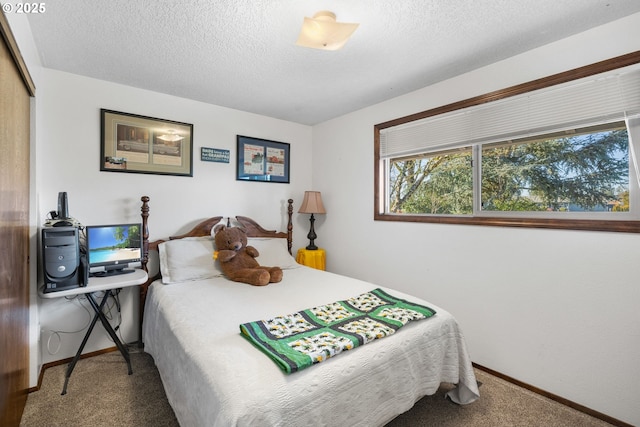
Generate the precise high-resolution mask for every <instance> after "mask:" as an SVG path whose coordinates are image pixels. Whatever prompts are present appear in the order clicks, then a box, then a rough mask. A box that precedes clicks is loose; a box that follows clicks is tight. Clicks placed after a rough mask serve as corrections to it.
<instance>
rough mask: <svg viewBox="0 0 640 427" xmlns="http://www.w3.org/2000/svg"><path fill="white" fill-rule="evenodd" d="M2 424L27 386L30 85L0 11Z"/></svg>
mask: <svg viewBox="0 0 640 427" xmlns="http://www.w3.org/2000/svg"><path fill="white" fill-rule="evenodd" d="M0 30H1V31H0V254H2V255H0V354H1V356H0V425H2V426H18V425H19V424H20V418H21V416H22V412H23V410H24V405H25V402H26V400H27V391H28V388H29V109H30V96H31V95H32V94H33V90H32V89H33V86H32V85H31V87H29V85H28V84H25V76H26V77H27V81H29V82H30V79H29V78H28V73H27V72H26V67H24V62H22V58H21V56H20V53H19V51H18V49H17V46H16V44H15V40H14V39H13V36H12V35H11V31H10V30H9V28H8V24H7V21H6V18H5V16H4V15H2V13H1V12H0Z"/></svg>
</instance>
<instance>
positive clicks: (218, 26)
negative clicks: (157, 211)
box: [29, 0, 640, 125]
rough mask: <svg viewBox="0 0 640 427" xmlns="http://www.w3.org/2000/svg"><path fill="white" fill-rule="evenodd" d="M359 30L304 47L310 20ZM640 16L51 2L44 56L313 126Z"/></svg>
mask: <svg viewBox="0 0 640 427" xmlns="http://www.w3.org/2000/svg"><path fill="white" fill-rule="evenodd" d="M320 10H331V11H333V12H334V13H335V14H336V15H337V20H338V21H339V22H358V23H360V26H359V28H358V29H357V31H356V32H355V34H354V35H353V37H352V38H351V40H350V41H349V42H348V43H347V44H346V46H345V47H344V48H343V49H342V50H340V51H335V52H326V51H320V50H314V49H308V48H303V47H299V46H296V45H295V42H296V39H297V37H298V34H299V32H300V26H301V24H302V21H303V18H304V17H305V16H307V17H311V16H313V14H314V13H315V12H317V11H320ZM636 12H640V1H639V0H446V1H445V0H395V1H390V0H324V1H320V0H253V1H250V0H192V1H177V0H176V1H170V0H163V1H153V0H137V1H136V0H108V1H105V0H92V1H87V0H47V2H46V12H45V13H43V14H33V15H30V16H29V23H30V25H31V28H32V32H33V35H34V39H35V42H36V45H37V47H38V50H39V53H40V56H41V60H42V63H43V65H44V66H45V67H47V68H52V69H56V70H62V71H66V72H70V73H74V74H79V75H83V76H89V77H94V78H97V79H101V80H107V81H112V82H116V83H122V84H125V85H129V86H134V87H138V88H144V89H148V90H152V91H156V92H162V93H167V94H171V95H176V96H180V97H184V98H190V99H194V100H198V101H203V102H207V103H210V104H215V105H220V106H224V107H230V108H234V109H238V110H243V111H248V112H253V113H256V114H261V115H265V116H269V117H275V118H279V119H284V120H289V121H293V122H298V123H302V124H308V125H313V124H316V123H320V122H323V121H326V120H328V119H331V118H334V117H338V116H340V115H343V114H346V113H349V112H351V111H355V110H358V109H360V108H363V107H366V106H369V105H372V104H375V103H378V102H381V101H384V100H386V99H390V98H393V97H396V96H399V95H402V94H405V93H408V92H411V91H413V90H416V89H419V88H422V87H425V86H428V85H430V84H433V83H435V82H438V81H441V80H444V79H446V78H449V77H452V76H455V75H458V74H462V73H465V72H467V71H470V70H473V69H475V68H478V67H482V66H484V65H488V64H490V63H493V62H496V61H499V60H501V59H505V58H508V57H510V56H513V55H516V54H519V53H521V52H524V51H527V50H530V49H533V48H535V47H538V46H542V45H544V44H547V43H550V42H553V41H555V40H559V39H562V38H565V37H567V36H570V35H572V34H576V33H579V32H582V31H585V30H587V29H589V28H593V27H595V26H598V25H602V24H604V23H607V22H610V21H613V20H615V19H618V18H621V17H624V16H627V15H631V14H633V13H636Z"/></svg>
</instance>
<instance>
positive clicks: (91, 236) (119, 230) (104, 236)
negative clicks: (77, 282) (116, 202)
mask: <svg viewBox="0 0 640 427" xmlns="http://www.w3.org/2000/svg"><path fill="white" fill-rule="evenodd" d="M141 229H142V226H141V224H139V223H137V224H110V225H88V226H87V227H86V242H87V257H88V264H89V274H90V275H92V276H105V275H110V274H123V273H130V272H132V271H133V269H134V268H137V267H140V266H141V262H140V260H141V257H142V237H141Z"/></svg>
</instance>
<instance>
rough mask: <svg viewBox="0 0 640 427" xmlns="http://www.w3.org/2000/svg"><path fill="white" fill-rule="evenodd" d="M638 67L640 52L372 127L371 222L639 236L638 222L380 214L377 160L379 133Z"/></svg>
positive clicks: (380, 177) (380, 183) (380, 181)
mask: <svg viewBox="0 0 640 427" xmlns="http://www.w3.org/2000/svg"><path fill="white" fill-rule="evenodd" d="M637 63H640V51H635V52H632V53H629V54H626V55H621V56H618V57H615V58H611V59H608V60H605V61H601V62H597V63H594V64H590V65H586V66H583V67H579V68H575V69H573V70H569V71H565V72H562V73H558V74H554V75H551V76H548V77H543V78H540V79H537V80H533V81H530V82H527V83H522V84H519V85H515V86H511V87H508V88H506V89H501V90H497V91H494V92H489V93H486V94H484V95H480V96H476V97H473V98H469V99H465V100H462V101H458V102H454V103H452V104H448V105H444V106H441V107H437V108H433V109H431V110H426V111H422V112H420V113H416V114H411V115H409V116H405V117H401V118H398V119H394V120H390V121H387V122H384V123H379V124H377V125H375V126H374V144H373V145H374V155H373V157H374V173H373V175H374V213H373V219H374V220H375V221H398V222H424V223H437V224H459V225H476V226H477V225H484V226H498V227H526V228H548V229H567V230H588V231H609V232H623V233H640V221H638V220H600V219H561V218H552V219H551V218H516V217H503V216H501V217H487V216H477V217H476V216H473V217H469V216H452V215H407V214H391V213H385V212H384V200H383V198H384V197H386V195H385V192H384V191H383V188H384V172H383V170H382V161H381V159H380V131H381V130H383V129H387V128H390V127H393V126H398V125H401V124H405V123H409V122H412V121H416V120H421V119H425V118H427V117H432V116H436V115H439V114H444V113H448V112H451V111H455V110H459V109H462V108H467V107H471V106H475V105H480V104H485V103H487V102H492V101H497V100H499V99H504V98H508V97H510V96H514V95H520V94H524V93H527V92H531V91H534V90H538V89H543V88H547V87H550V86H554V85H557V84H561V83H567V82H570V81H572V80H577V79H581V78H584V77H589V76H593V75H596V74H600V73H604V72H608V71H613V70H616V69H618V68H623V67H627V66H629V65H634V64H637Z"/></svg>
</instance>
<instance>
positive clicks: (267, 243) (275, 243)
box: [247, 237, 300, 270]
mask: <svg viewBox="0 0 640 427" xmlns="http://www.w3.org/2000/svg"><path fill="white" fill-rule="evenodd" d="M247 245H249V246H253V247H254V248H256V249H257V250H258V252H259V253H260V255H259V256H258V257H257V258H256V261H258V262H259V263H260V265H263V266H265V267H280V268H282V269H283V270H286V269H290V268H297V267H300V264H298V263H297V262H296V260H295V258H294V257H292V256H291V254H290V253H289V250H288V249H287V239H282V238H276V237H274V238H270V237H249V238H248V239H247Z"/></svg>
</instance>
